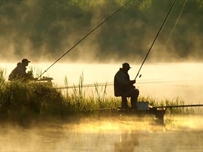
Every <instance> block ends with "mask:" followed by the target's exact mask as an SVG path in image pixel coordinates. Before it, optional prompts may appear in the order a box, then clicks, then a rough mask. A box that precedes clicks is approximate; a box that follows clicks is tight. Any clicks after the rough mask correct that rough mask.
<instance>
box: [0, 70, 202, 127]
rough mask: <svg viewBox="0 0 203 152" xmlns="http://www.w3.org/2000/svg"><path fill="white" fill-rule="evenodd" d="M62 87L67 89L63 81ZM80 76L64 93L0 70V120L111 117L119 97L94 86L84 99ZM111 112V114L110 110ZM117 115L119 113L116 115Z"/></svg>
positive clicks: (192, 110) (184, 111) (182, 111)
mask: <svg viewBox="0 0 203 152" xmlns="http://www.w3.org/2000/svg"><path fill="white" fill-rule="evenodd" d="M64 82H65V85H66V86H68V82H67V79H65V81H64ZM85 91H86V90H85V88H84V87H83V76H81V77H80V80H79V87H78V88H76V87H75V88H73V89H72V92H71V93H70V92H69V91H67V92H66V93H65V94H64V92H63V93H62V91H61V90H60V89H57V88H56V87H53V86H51V85H50V84H46V83H38V82H37V81H36V82H21V81H13V82H8V81H6V79H5V77H4V71H2V70H1V71H0V121H1V122H2V123H3V122H4V123H11V124H17V125H22V126H26V125H29V124H31V123H33V122H36V123H37V122H46V121H53V120H62V121H69V122H71V121H77V120H80V119H81V118H86V117H88V118H90V117H94V118H99V117H100V116H101V115H104V116H107V117H111V116H114V115H115V109H116V108H117V107H119V106H120V102H121V101H120V100H121V99H120V98H116V97H106V96H105V93H106V86H105V87H104V88H103V90H102V91H101V90H100V89H98V85H97V84H95V93H93V94H92V96H86V94H85ZM138 101H149V105H151V106H168V105H170V106H171V105H184V101H180V100H179V99H176V100H175V101H169V100H167V99H165V100H164V101H156V100H155V99H152V98H149V97H139V99H138ZM113 110H114V111H113ZM199 113H202V111H201V110H200V109H199V108H194V107H191V108H189V107H187V108H170V109H167V111H166V114H169V115H173V114H178V115H181V114H199ZM116 114H117V115H119V113H116Z"/></svg>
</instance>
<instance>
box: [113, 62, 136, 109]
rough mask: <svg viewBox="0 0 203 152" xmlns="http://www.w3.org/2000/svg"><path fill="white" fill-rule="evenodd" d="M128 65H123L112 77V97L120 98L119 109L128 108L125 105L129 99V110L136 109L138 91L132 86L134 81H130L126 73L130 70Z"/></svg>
mask: <svg viewBox="0 0 203 152" xmlns="http://www.w3.org/2000/svg"><path fill="white" fill-rule="evenodd" d="M130 68H131V67H130V65H129V63H123V64H122V68H120V69H119V71H118V72H117V73H116V74H115V76H114V95H115V96H116V97H119V96H121V98H122V102H121V108H122V109H127V108H129V106H128V103H127V97H130V101H131V108H133V109H136V108H137V106H136V103H137V98H138V96H139V90H138V89H136V88H135V86H134V85H133V84H134V83H135V82H136V81H135V80H130V76H129V74H128V71H129V70H130Z"/></svg>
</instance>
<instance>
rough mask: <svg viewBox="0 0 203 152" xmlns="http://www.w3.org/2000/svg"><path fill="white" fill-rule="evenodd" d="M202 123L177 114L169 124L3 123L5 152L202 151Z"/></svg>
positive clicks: (0, 141)
mask: <svg viewBox="0 0 203 152" xmlns="http://www.w3.org/2000/svg"><path fill="white" fill-rule="evenodd" d="M202 127H203V123H202V122H201V117H198V116H191V117H188V116H181V117H174V118H173V121H171V123H168V124H166V126H164V127H163V126H157V125H156V124H151V123H150V122H149V121H144V120H142V121H140V120H137V119H135V118H132V119H131V120H129V119H125V120H124V119H123V120H121V119H110V118H109V119H104V118H101V119H100V120H92V119H89V120H87V119H86V120H82V121H80V122H77V123H71V124H70V123H64V122H63V123H61V122H52V123H43V124H38V125H37V124H36V125H35V126H33V127H30V128H27V129H24V128H20V127H17V126H13V125H12V126H9V125H7V126H6V125H3V124H1V127H0V134H1V136H0V151H2V152H5V151H7V152H11V151H15V152H22V151H26V152H31V151H32V152H34V151H39V152H47V151H49V152H135V151H136V152H180V151H184V152H193V151H195V152H200V151H202V149H203V144H202V139H203V129H202Z"/></svg>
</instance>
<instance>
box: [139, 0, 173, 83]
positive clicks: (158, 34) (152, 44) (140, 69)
mask: <svg viewBox="0 0 203 152" xmlns="http://www.w3.org/2000/svg"><path fill="white" fill-rule="evenodd" d="M175 3H176V0H174V2H173V4H172V5H171V8H170V9H169V11H168V13H167V15H166V17H165V19H164V21H163V23H162V25H161V27H160V28H159V31H158V33H157V34H156V36H155V38H154V40H153V42H152V44H151V46H150V48H149V50H148V52H147V55H146V56H145V58H144V60H143V62H142V64H141V66H140V68H139V70H138V72H137V75H136V77H135V80H136V78H137V77H138V75H139V73H140V71H141V69H142V66H143V65H144V63H145V61H146V59H147V57H148V55H149V53H150V52H151V49H152V47H153V46H154V43H155V41H156V39H157V38H158V36H159V34H160V32H161V30H162V28H163V26H164V24H165V22H166V20H167V19H168V16H169V14H170V13H171V11H172V9H173V7H174V5H175ZM140 77H141V75H140Z"/></svg>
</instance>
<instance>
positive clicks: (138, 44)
mask: <svg viewBox="0 0 203 152" xmlns="http://www.w3.org/2000/svg"><path fill="white" fill-rule="evenodd" d="M128 1H129V0H82V1H81V0H36V1H34V0H0V17H1V21H0V24H1V29H3V30H1V36H0V39H2V43H1V44H0V46H1V48H2V51H4V52H5V53H4V57H5V56H6V57H10V53H9V52H10V51H12V53H14V55H15V56H17V57H18V56H22V54H25V53H27V50H29V52H30V56H32V57H33V58H34V57H35V58H36V59H34V60H37V59H39V58H40V57H44V56H46V57H47V58H49V59H50V58H51V59H53V58H55V56H59V55H61V54H63V53H64V52H65V51H66V50H68V49H69V48H71V47H72V46H73V45H74V44H76V43H77V42H78V41H79V40H80V39H82V38H83V37H84V36H85V35H86V34H87V33H88V32H90V31H91V30H92V29H93V28H95V27H96V26H97V25H99V24H100V23H101V22H102V21H104V20H105V19H106V18H107V17H109V16H110V15H111V14H113V13H114V12H115V11H116V10H118V9H119V8H121V6H123V5H124V4H126V3H127V2H128ZM185 2H186V1H185V0H180V1H177V2H176V5H175V7H174V9H173V11H172V13H171V14H170V16H169V19H168V21H167V23H166V25H165V26H164V29H163V30H162V32H161V34H160V38H159V39H158V40H157V41H158V42H157V43H158V44H157V45H158V46H157V48H156V49H157V50H159V49H162V48H163V47H166V49H167V50H170V51H166V52H165V53H167V54H169V55H171V56H173V57H176V58H180V57H181V58H184V59H186V58H189V57H190V56H194V57H195V58H196V59H201V57H200V56H201V51H199V50H200V49H199V48H201V41H200V42H199V41H198V40H200V39H201V35H202V32H203V30H202V22H203V21H202V11H203V7H202V6H203V4H202V1H200V0H187V3H186V5H185V9H184V11H183V13H182V15H181V18H180V19H179V21H178V26H176V29H175V31H174V32H173V36H172V38H171V39H170V43H169V45H168V46H163V44H165V43H166V41H167V38H169V35H170V32H171V30H172V28H173V27H174V24H175V20H176V19H177V17H178V15H179V14H180V11H181V9H182V8H183V6H184V4H185ZM171 4H172V0H142V1H139V0H131V1H130V3H129V4H128V5H127V6H126V7H125V8H124V9H123V10H121V11H119V12H118V13H117V14H116V15H115V16H113V17H112V18H111V19H110V20H108V21H107V22H105V24H104V25H102V27H100V28H99V29H98V30H96V31H95V32H93V33H92V35H91V36H89V37H90V38H88V39H86V40H85V42H83V43H82V44H80V45H82V46H81V47H79V48H76V51H74V53H72V54H71V57H70V60H73V61H75V60H76V59H78V58H80V57H82V58H84V57H85V54H87V55H86V56H87V57H88V60H89V55H88V53H91V52H93V53H92V54H93V56H92V57H93V59H94V60H99V61H108V60H109V59H110V58H112V55H113V57H114V58H115V60H116V59H117V58H118V59H120V58H126V59H129V60H132V61H134V60H135V56H136V58H137V61H139V60H140V59H143V56H144V55H145V54H146V49H148V45H149V43H151V42H152V40H153V38H154V37H155V35H156V33H157V31H158V29H159V27H160V25H161V23H162V21H163V19H164V17H165V16H166V14H167V11H168V10H169V8H170V6H171ZM188 23H195V24H188ZM196 40H197V41H196ZM8 42H9V43H8ZM180 42H181V43H180ZM10 44H12V45H10ZM7 46H11V48H8V47H7ZM81 48H83V49H81ZM84 50H88V51H84ZM84 52H85V53H84ZM39 56H40V57H39ZM157 60H159V59H157ZM89 62H91V61H89Z"/></svg>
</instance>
